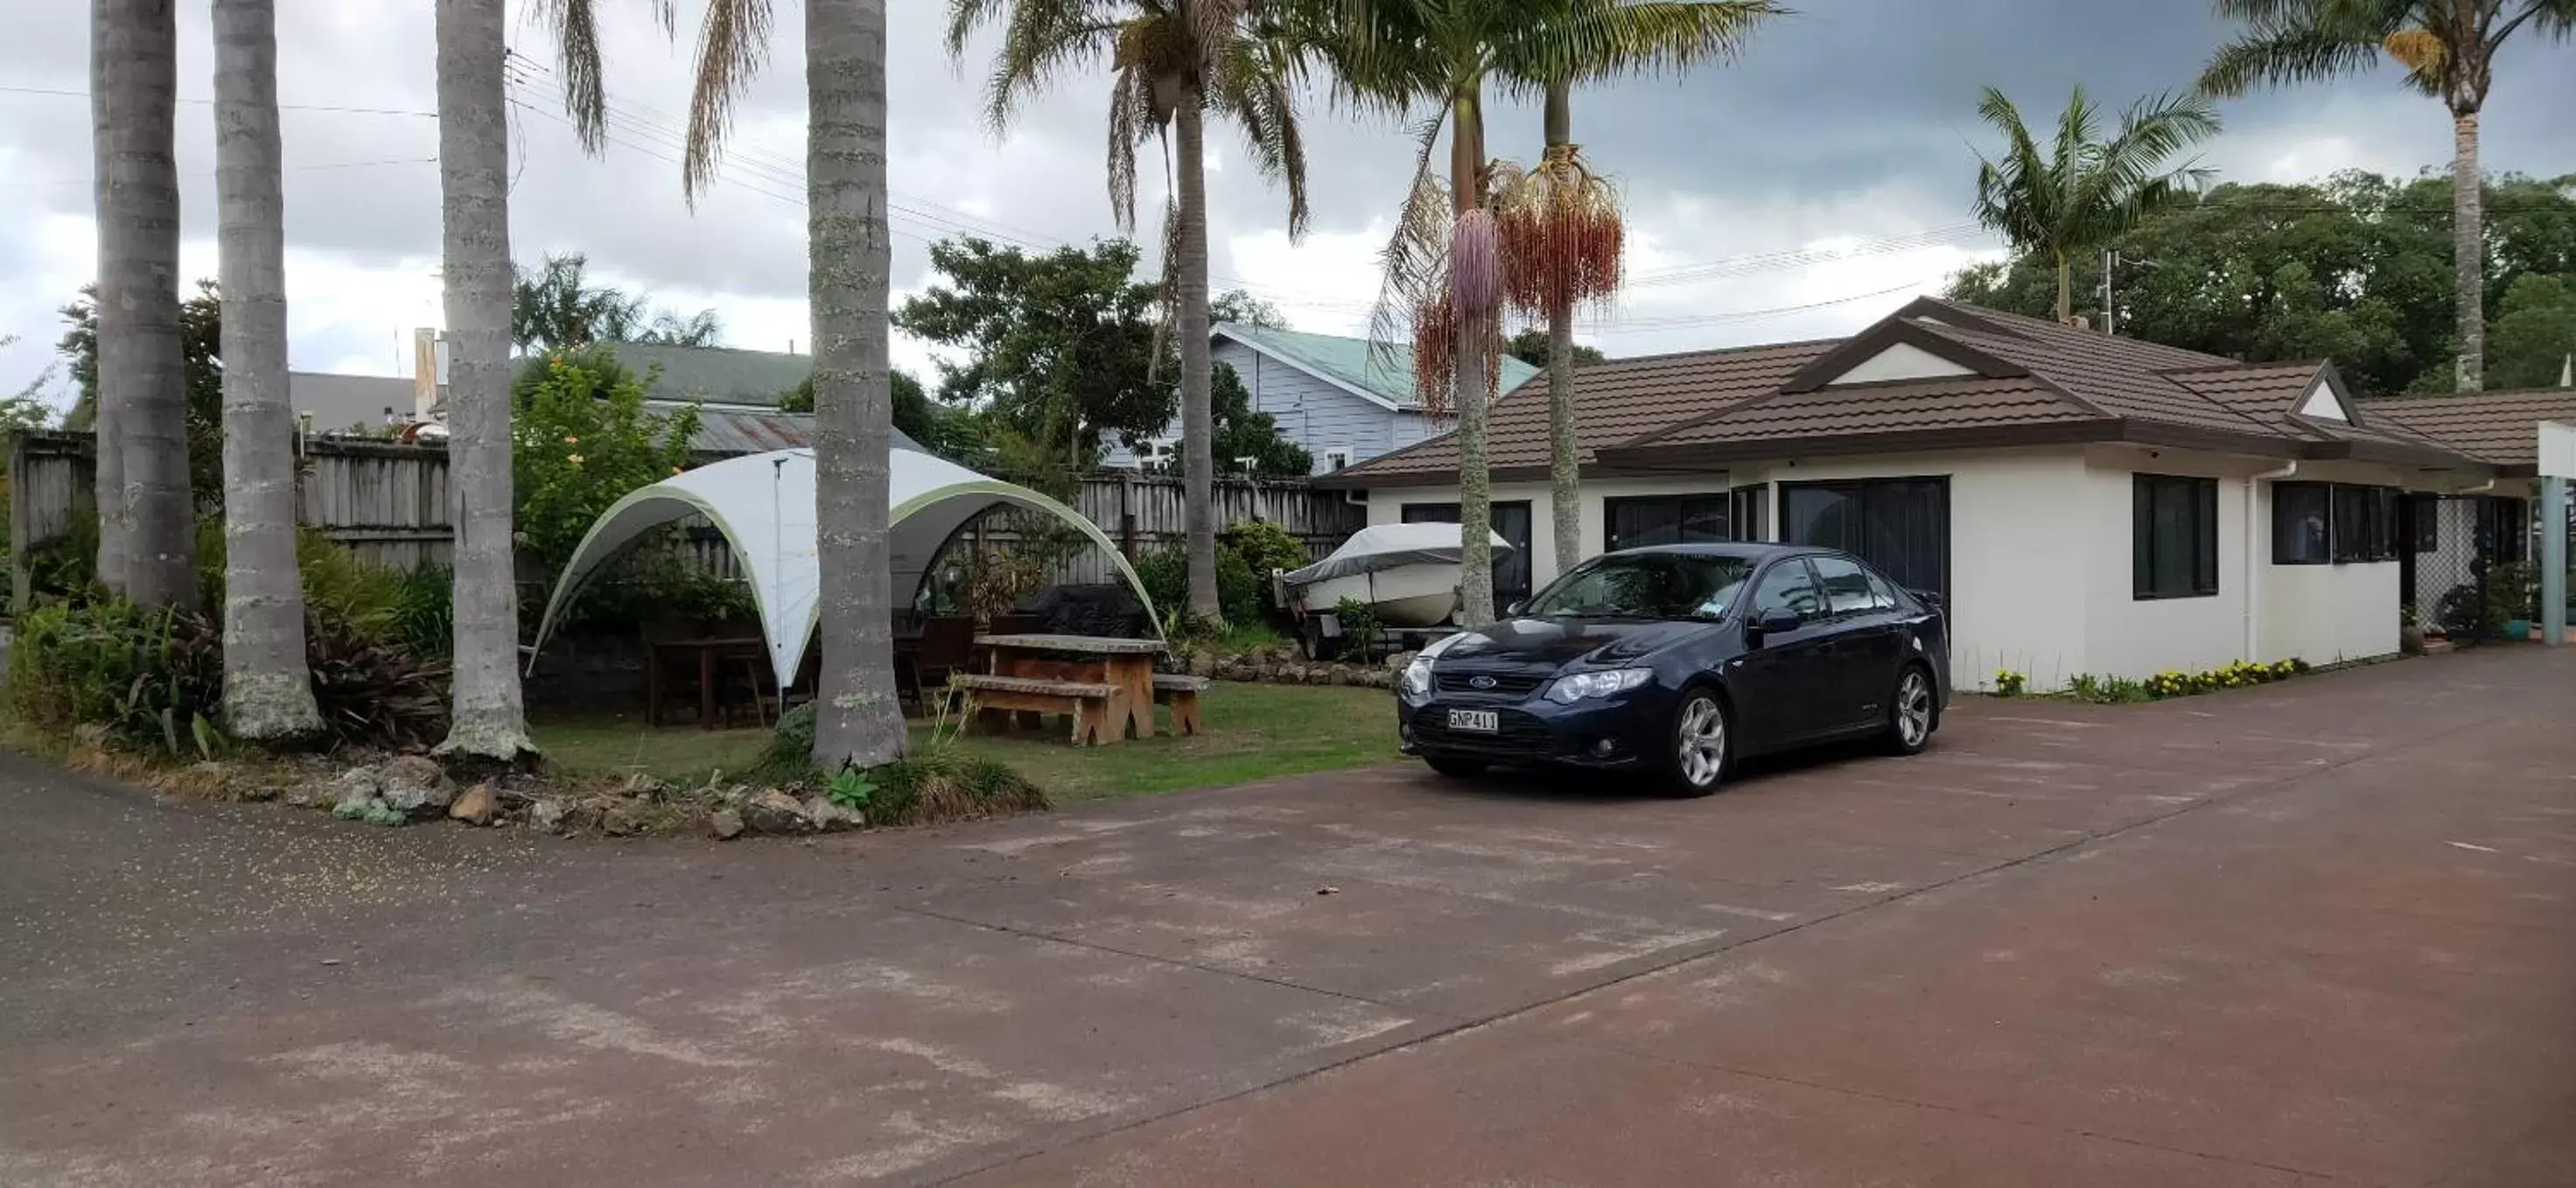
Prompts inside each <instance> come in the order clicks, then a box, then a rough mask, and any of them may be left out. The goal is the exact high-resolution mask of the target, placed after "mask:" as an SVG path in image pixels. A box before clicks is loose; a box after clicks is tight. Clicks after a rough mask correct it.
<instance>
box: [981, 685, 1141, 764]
mask: <svg viewBox="0 0 2576 1188" xmlns="http://www.w3.org/2000/svg"><path fill="white" fill-rule="evenodd" d="M950 681H951V683H952V684H953V685H955V686H956V687H957V688H959V689H963V690H965V691H966V696H967V698H968V699H969V700H971V701H972V702H973V703H974V705H975V713H974V715H973V716H972V717H970V718H969V719H968V720H967V727H968V728H969V729H973V728H976V727H978V726H980V727H982V728H985V729H988V730H994V731H997V732H998V731H1007V730H1009V729H1010V724H1011V712H1012V711H1014V710H1016V711H1018V712H1020V713H1024V714H1063V715H1065V716H1067V717H1070V718H1072V719H1073V745H1075V746H1077V747H1088V746H1097V745H1099V743H1100V730H1101V727H1102V726H1103V725H1105V724H1106V723H1107V722H1108V720H1109V702H1110V699H1111V698H1112V697H1113V696H1115V695H1116V694H1117V692H1118V690H1117V687H1116V686H1113V685H1096V684H1089V683H1086V682H1082V681H1051V680H1042V679H1040V678H1037V677H1009V676H985V675H983V674H980V673H959V674H957V675H956V676H954V677H952V678H950ZM1032 720H1034V719H1032Z"/></svg>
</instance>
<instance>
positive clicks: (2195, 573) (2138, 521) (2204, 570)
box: [2129, 471, 2219, 602]
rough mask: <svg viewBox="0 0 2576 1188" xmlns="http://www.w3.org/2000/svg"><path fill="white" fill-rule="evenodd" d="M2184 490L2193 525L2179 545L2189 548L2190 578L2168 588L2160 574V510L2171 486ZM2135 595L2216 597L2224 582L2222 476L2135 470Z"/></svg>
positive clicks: (2132, 594)
mask: <svg viewBox="0 0 2576 1188" xmlns="http://www.w3.org/2000/svg"><path fill="white" fill-rule="evenodd" d="M2175 490H2179V491H2181V492H2183V495H2182V498H2183V499H2184V500H2185V501H2186V503H2187V507H2188V511H2187V515H2186V518H2187V520H2188V521H2189V527H2188V529H2187V531H2186V539H2185V540H2184V541H2182V542H2181V543H2180V544H2179V546H2178V547H2180V548H2183V549H2185V550H2187V557H2186V564H2187V565H2188V566H2189V569H2190V574H2191V576H2190V579H2189V581H2188V582H2187V583H2186V585H2185V586H2184V587H2183V588H2180V589H2168V588H2165V587H2164V586H2163V585H2162V584H2161V582H2160V579H2159V575H2160V574H2161V572H2162V571H2163V570H2165V569H2166V568H2168V567H2167V566H2166V565H2164V564H2160V562H2161V561H2163V560H2164V559H2165V558H2164V556H2163V554H2162V553H2161V552H2160V549H2161V547H2162V546H2163V545H2164V544H2165V543H2166V542H2164V541H2162V540H2160V539H2159V538H2158V533H2157V531H2156V525H2157V521H2158V519H2159V516H2158V511H2159V509H2160V508H2161V506H2162V501H2163V499H2164V498H2165V497H2166V494H2165V493H2167V492H2170V491H2175ZM2129 492H2130V494H2129V501H2130V503H2129V506H2130V515H2129V534H2130V535H2129V597H2130V599H2131V600H2132V601H2136V602H2163V601H2168V600H2172V599H2181V598H2215V597H2217V596H2218V588H2219V572H2218V569H2219V566H2218V553H2219V548H2218V480H2217V479H2215V478H2209V477H2205V476H2202V475H2196V474H2150V473H2147V472H2144V471H2140V472H2137V473H2134V474H2132V475H2130V476H2129Z"/></svg>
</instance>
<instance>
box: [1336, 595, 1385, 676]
mask: <svg viewBox="0 0 2576 1188" xmlns="http://www.w3.org/2000/svg"><path fill="white" fill-rule="evenodd" d="M1333 621H1334V622H1335V623H1337V624H1339V625H1340V627H1341V629H1342V638H1341V648H1340V652H1339V654H1340V656H1341V658H1342V659H1344V660H1357V661H1359V662H1361V663H1366V662H1368V661H1369V660H1370V659H1371V658H1372V654H1373V652H1374V651H1375V649H1376V647H1377V631H1378V619H1377V608H1376V607H1374V606H1371V605H1370V604H1368V603H1365V602H1362V601H1360V600H1359V599H1356V598H1345V599H1342V600H1341V601H1340V602H1337V603H1334V604H1333Z"/></svg>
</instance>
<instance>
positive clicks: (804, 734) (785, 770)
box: [755, 701, 814, 784]
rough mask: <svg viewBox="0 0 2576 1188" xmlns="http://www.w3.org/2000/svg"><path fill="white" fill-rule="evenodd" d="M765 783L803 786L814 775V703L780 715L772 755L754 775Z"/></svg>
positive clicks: (772, 740) (770, 750) (763, 759)
mask: <svg viewBox="0 0 2576 1188" xmlns="http://www.w3.org/2000/svg"><path fill="white" fill-rule="evenodd" d="M755 774H756V776H757V778H759V779H760V780H761V781H763V782H765V783H771V784H791V783H801V782H803V781H804V780H806V779H808V778H810V777H812V776H813V774H814V703H813V702H810V701H808V702H806V703H804V704H803V705H799V706H795V707H793V708H791V709H789V710H788V711H787V712H786V713H783V714H780V715H778V729H777V731H776V732H775V733H774V734H772V735H771V736H770V739H769V753H768V754H767V755H765V756H763V757H762V759H761V762H760V767H759V769H758V771H757V772H756V773H755Z"/></svg>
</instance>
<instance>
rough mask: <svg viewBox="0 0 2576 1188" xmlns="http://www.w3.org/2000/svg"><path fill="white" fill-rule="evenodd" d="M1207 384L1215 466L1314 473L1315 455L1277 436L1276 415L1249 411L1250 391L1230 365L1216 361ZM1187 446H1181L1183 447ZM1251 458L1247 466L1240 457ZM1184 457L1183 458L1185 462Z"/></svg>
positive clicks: (1251, 472)
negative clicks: (1213, 423)
mask: <svg viewBox="0 0 2576 1188" xmlns="http://www.w3.org/2000/svg"><path fill="white" fill-rule="evenodd" d="M1212 378H1213V379H1214V381H1215V382H1213V383H1211V384H1209V385H1208V389H1209V390H1208V395H1209V404H1210V406H1211V407H1210V410H1209V411H1210V412H1212V413H1213V414H1214V416H1213V418H1212V419H1213V420H1214V422H1215V427H1214V429H1213V431H1212V432H1211V433H1210V435H1209V436H1210V439H1211V440H1212V441H1213V442H1214V446H1213V448H1214V449H1215V451H1216V455H1215V458H1216V465H1215V469H1216V470H1218V471H1221V472H1224V473H1228V474H1241V475H1248V476H1250V477H1252V478H1276V479H1284V478H1305V477H1306V476H1308V475H1311V474H1313V473H1315V456H1314V455H1313V454H1310V453H1308V452H1306V447H1304V446H1301V445H1298V444H1297V443H1296V442H1293V441H1290V440H1288V439H1287V438H1284V437H1281V436H1279V418H1277V417H1274V416H1271V415H1270V414H1269V413H1265V412H1254V411H1252V391H1251V390H1250V389H1248V388H1246V387H1244V386H1243V377H1242V376H1240V375H1237V374H1235V370H1234V368H1233V366H1232V365H1230V364H1225V363H1219V364H1217V365H1216V374H1215V375H1214V377H1212ZM1188 448H1189V447H1187V446H1183V447H1182V449H1184V450H1186V449H1188ZM1246 458H1249V459H1251V465H1250V466H1248V467H1247V466H1246V465H1245V464H1244V462H1243V459H1246ZM1187 462H1188V459H1187V458H1183V459H1182V463H1183V464H1184V465H1186V464H1187Z"/></svg>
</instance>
